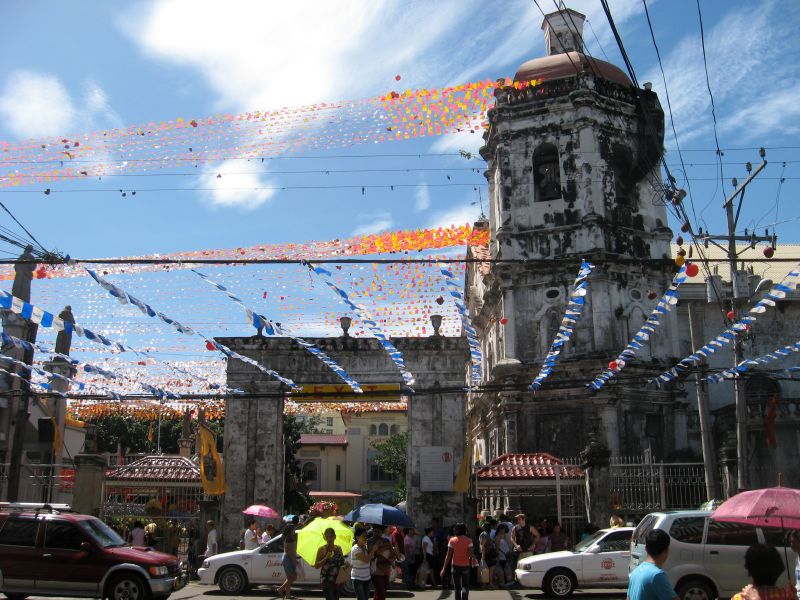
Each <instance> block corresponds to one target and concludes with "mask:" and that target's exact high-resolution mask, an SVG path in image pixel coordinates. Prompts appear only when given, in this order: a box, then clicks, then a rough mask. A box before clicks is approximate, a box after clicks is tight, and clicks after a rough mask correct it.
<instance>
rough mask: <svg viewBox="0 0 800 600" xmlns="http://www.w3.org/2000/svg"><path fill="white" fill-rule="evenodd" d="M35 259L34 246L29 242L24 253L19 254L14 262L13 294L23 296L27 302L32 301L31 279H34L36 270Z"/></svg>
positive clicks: (18, 296)
mask: <svg viewBox="0 0 800 600" xmlns="http://www.w3.org/2000/svg"><path fill="white" fill-rule="evenodd" d="M22 261H25V262H22ZM28 261H30V262H28ZM35 261H36V258H35V257H34V256H33V246H31V245H30V244H28V245H27V246H25V250H23V251H22V254H20V255H19V258H18V259H17V262H15V263H14V272H15V273H16V274H15V275H14V284H13V285H12V286H11V294H12V295H14V296H16V297H17V298H22V299H23V300H25V302H30V301H31V281H33V272H34V271H35V270H36V262H35Z"/></svg>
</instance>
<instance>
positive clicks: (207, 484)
mask: <svg viewBox="0 0 800 600" xmlns="http://www.w3.org/2000/svg"><path fill="white" fill-rule="evenodd" d="M197 437H198V441H199V442H200V443H199V446H200V448H199V449H198V452H197V454H198V455H199V457H200V480H201V482H202V484H203V492H205V493H206V494H208V495H209V496H219V495H220V494H224V493H225V466H224V465H223V463H222V459H221V458H220V456H219V453H218V452H217V438H216V437H215V436H214V433H213V432H212V431H211V430H210V429H209V428H208V427H206V426H205V425H202V424H201V425H200V426H198V428H197Z"/></svg>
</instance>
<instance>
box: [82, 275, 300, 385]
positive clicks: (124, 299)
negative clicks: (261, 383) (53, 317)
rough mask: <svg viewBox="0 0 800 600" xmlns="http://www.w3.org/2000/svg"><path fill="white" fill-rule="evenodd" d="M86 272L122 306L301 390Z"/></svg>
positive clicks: (274, 373) (278, 375)
mask: <svg viewBox="0 0 800 600" xmlns="http://www.w3.org/2000/svg"><path fill="white" fill-rule="evenodd" d="M86 270H87V271H89V274H90V275H91V276H92V278H93V279H94V280H95V281H96V282H97V283H98V284H99V285H100V286H101V287H102V288H103V289H105V290H106V291H108V293H109V294H111V295H112V296H113V297H114V298H116V299H117V300H119V301H120V302H121V303H122V304H133V305H134V306H135V307H137V308H138V309H139V310H140V311H142V313H143V314H145V315H147V316H148V317H157V318H159V319H161V320H162V321H164V323H167V324H168V325H171V326H172V327H174V328H175V330H176V331H178V332H179V333H182V334H184V335H197V336H199V337H200V338H202V339H203V340H204V341H205V343H206V345H207V346H209V347H211V346H213V347H214V348H216V349H217V350H219V351H220V352H222V353H223V354H224V355H225V356H227V357H228V358H236V359H238V360H241V361H242V362H245V363H247V364H249V365H252V366H254V367H256V368H257V369H258V370H259V371H261V372H262V373H264V374H266V375H269V376H270V377H272V378H274V379H277V380H278V381H280V382H281V383H283V384H285V385H287V386H289V387H290V388H291V389H292V390H294V391H299V390H301V389H302V388H301V387H300V386H299V385H297V384H296V383H295V382H294V381H292V380H291V379H289V378H287V377H283V376H281V375H280V374H279V373H277V372H276V371H273V370H272V369H270V368H268V367H265V366H264V365H262V364H261V363H260V362H258V361H257V360H253V359H252V358H250V357H249V356H243V355H241V354H239V353H238V352H235V351H233V350H231V349H230V348H228V347H227V346H225V345H224V344H220V343H219V342H215V341H214V340H212V339H211V338H209V337H206V336H205V335H203V334H202V333H200V332H199V331H194V330H193V329H191V328H190V327H187V326H185V325H182V324H181V323H179V322H178V321H176V320H174V319H171V318H170V317H168V316H167V315H165V314H163V313H160V312H158V311H157V310H155V309H153V308H152V307H151V306H150V305H148V304H145V303H144V302H142V301H141V300H138V299H136V298H134V297H133V296H131V295H130V294H129V293H128V292H126V291H125V290H123V289H122V288H121V287H119V286H117V285H114V284H113V283H111V282H110V281H106V280H105V279H103V278H102V277H100V276H99V275H98V274H97V273H95V272H94V271H91V270H89V269H86Z"/></svg>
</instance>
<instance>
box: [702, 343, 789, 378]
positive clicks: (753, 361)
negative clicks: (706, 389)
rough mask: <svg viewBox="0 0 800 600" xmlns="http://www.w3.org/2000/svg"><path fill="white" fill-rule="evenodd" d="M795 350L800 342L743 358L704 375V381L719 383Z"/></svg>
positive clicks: (784, 356) (783, 356)
mask: <svg viewBox="0 0 800 600" xmlns="http://www.w3.org/2000/svg"><path fill="white" fill-rule="evenodd" d="M795 352H800V342H795V343H794V344H789V345H788V346H783V347H782V348H778V349H777V350H773V351H772V352H769V353H767V354H763V355H762V356H759V357H757V358H748V359H745V360H743V361H742V362H740V363H739V364H738V365H736V366H735V367H733V368H730V369H727V370H725V371H722V372H721V373H715V374H714V375H710V376H708V377H706V381H710V382H711V383H719V382H720V381H724V380H725V379H734V378H736V377H738V376H739V374H741V373H746V372H747V371H749V370H750V369H751V368H752V367H758V366H760V365H765V364H768V363H770V362H772V361H774V360H780V359H782V358H786V357H787V356H791V355H792V354H793V353H795ZM791 369H792V368H791V367H790V368H789V369H787V370H788V371H791Z"/></svg>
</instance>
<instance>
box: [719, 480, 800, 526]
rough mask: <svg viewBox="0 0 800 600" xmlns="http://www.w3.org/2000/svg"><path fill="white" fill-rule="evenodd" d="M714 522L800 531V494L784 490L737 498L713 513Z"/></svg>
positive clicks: (765, 490) (779, 488) (756, 491)
mask: <svg viewBox="0 0 800 600" xmlns="http://www.w3.org/2000/svg"><path fill="white" fill-rule="evenodd" d="M711 518H712V519H714V520H715V521H725V522H729V523H747V524H749V525H754V526H757V527H780V528H782V529H800V490H796V489H793V488H787V487H783V486H778V487H772V488H764V489H760V490H751V491H749V492H742V493H741V494H736V495H735V496H734V497H733V498H730V499H728V500H726V501H725V502H723V503H722V504H720V505H719V508H717V510H715V511H714V512H713V513H711Z"/></svg>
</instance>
